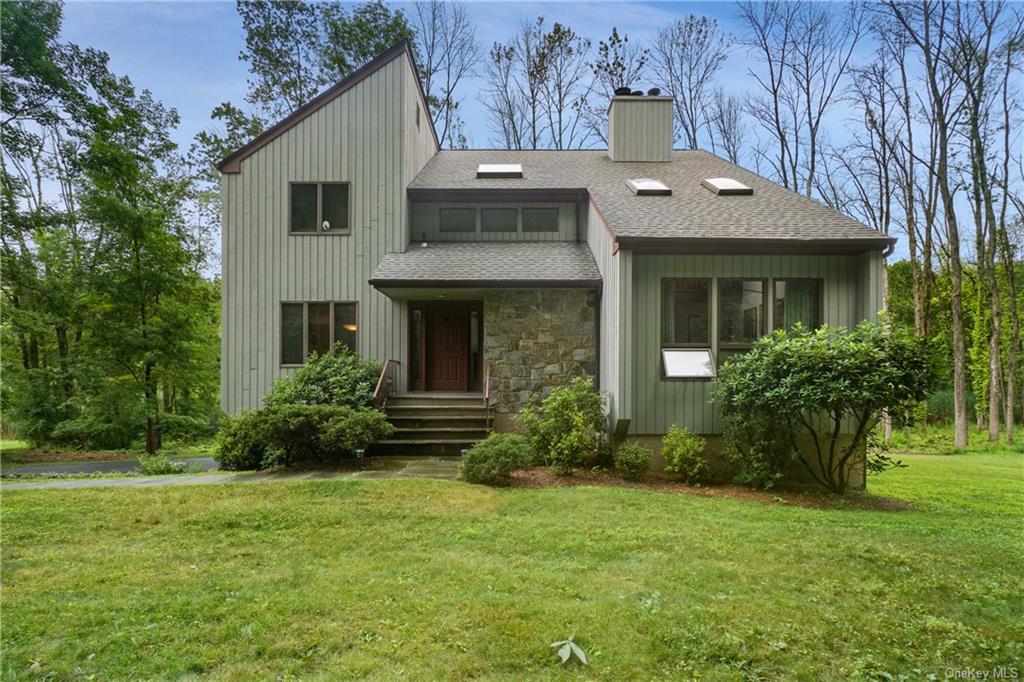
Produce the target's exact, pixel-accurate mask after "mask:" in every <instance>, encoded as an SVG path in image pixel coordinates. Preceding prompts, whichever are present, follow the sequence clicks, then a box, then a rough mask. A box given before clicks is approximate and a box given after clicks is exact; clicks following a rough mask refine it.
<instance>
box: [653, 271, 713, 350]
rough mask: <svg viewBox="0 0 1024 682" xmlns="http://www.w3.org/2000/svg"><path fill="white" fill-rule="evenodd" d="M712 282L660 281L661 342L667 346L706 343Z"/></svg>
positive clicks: (700, 344) (707, 343)
mask: <svg viewBox="0 0 1024 682" xmlns="http://www.w3.org/2000/svg"><path fill="white" fill-rule="evenodd" d="M710 310H711V282H710V281H709V280H706V279H663V280H662V281H661V342H662V345H665V346H707V345H709V344H710V343H711V338H710V334H709V328H710V326H709V324H708V320H709V317H708V315H709V311H710Z"/></svg>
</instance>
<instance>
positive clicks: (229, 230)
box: [221, 57, 436, 414]
mask: <svg viewBox="0 0 1024 682" xmlns="http://www.w3.org/2000/svg"><path fill="white" fill-rule="evenodd" d="M414 78H415V75H414V74H413V73H412V69H411V68H410V65H409V61H408V59H406V58H404V57H402V58H397V59H395V60H393V61H391V62H390V63H388V64H386V65H384V66H382V67H381V68H380V69H379V70H378V71H377V72H376V73H374V74H373V75H371V76H369V77H367V78H366V79H365V80H363V81H362V82H360V83H358V84H357V85H355V86H354V87H353V88H352V89H351V90H349V91H348V92H346V93H344V94H343V95H341V96H339V97H337V98H335V99H334V100H333V101H331V102H329V103H328V104H326V105H324V106H323V107H321V108H320V109H318V110H317V111H315V112H313V113H311V114H310V115H309V116H308V117H307V118H305V119H304V120H302V121H301V122H299V123H297V124H296V125H294V126H293V127H292V128H291V129H289V130H288V131H286V132H285V133H283V134H282V135H281V136H279V137H277V138H276V139H274V140H273V141H271V142H270V143H268V144H267V145H266V146H264V147H262V148H261V149H259V150H258V151H256V152H255V153H253V154H252V155H251V156H249V157H247V158H246V159H245V160H244V161H243V162H242V164H241V170H240V172H239V173H236V174H225V175H224V176H222V180H221V193H222V199H223V230H222V240H223V241H222V250H221V253H222V278H223V298H222V312H223V322H222V325H223V333H222V341H221V406H222V408H223V409H224V410H225V412H227V413H229V414H234V413H237V412H239V411H241V410H244V409H253V408H257V407H259V405H260V403H261V401H262V399H263V396H264V395H265V394H266V392H267V391H268V390H269V389H270V386H271V385H272V384H273V382H274V380H276V379H277V378H278V377H279V376H281V375H282V374H285V373H287V372H289V371H291V370H289V369H287V368H282V367H281V364H280V359H281V347H280V344H281V339H280V337H281V330H280V324H281V319H280V318H281V305H280V304H281V302H282V301H358V302H359V335H358V345H359V351H360V352H361V353H363V354H364V355H369V356H373V357H377V358H380V359H384V358H395V359H398V360H401V361H403V364H404V359H405V346H406V342H405V339H406V333H405V308H404V304H402V303H396V302H393V301H391V300H390V299H388V298H387V297H385V296H384V295H383V294H381V293H379V292H377V291H376V290H375V289H373V288H372V287H370V286H369V284H367V280H368V279H369V276H370V273H371V272H372V271H373V269H374V267H376V265H377V263H378V261H379V260H380V258H381V257H382V256H383V254H384V253H386V252H388V251H394V250H402V249H404V248H405V245H406V243H407V229H406V220H407V215H406V201H405V188H406V185H407V183H408V180H410V179H411V178H412V177H414V176H415V174H416V173H417V172H418V171H419V170H420V169H421V168H422V167H423V165H424V164H425V163H426V162H427V160H428V159H429V158H430V156H431V155H432V154H433V153H434V151H436V147H435V146H434V143H433V139H432V137H431V133H430V127H429V121H428V119H427V118H426V117H427V115H428V114H427V112H426V111H421V112H420V116H421V119H420V120H421V124H420V126H419V128H418V129H417V128H416V125H415V108H416V104H417V101H419V95H418V93H417V92H416V90H415V88H416V86H415V81H414V80H413V79H414ZM421 106H422V105H421ZM296 181H306V182H349V183H351V185H350V187H351V189H350V202H351V207H352V208H351V216H352V224H351V234H350V235H323V236H306V235H289V234H288V184H289V182H296Z"/></svg>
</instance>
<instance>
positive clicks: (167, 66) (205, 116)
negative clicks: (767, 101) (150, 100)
mask: <svg viewBox="0 0 1024 682" xmlns="http://www.w3.org/2000/svg"><path fill="white" fill-rule="evenodd" d="M393 5H394V6H396V7H404V8H407V9H410V10H411V5H409V4H407V3H393ZM468 9H469V12H470V15H471V17H472V18H473V20H474V22H475V23H476V26H477V37H478V39H479V40H480V43H481V44H482V45H483V46H484V48H485V49H486V48H487V46H490V45H491V44H492V43H493V42H494V41H496V40H500V41H505V40H507V39H508V38H509V37H510V36H511V33H512V31H513V29H514V27H516V26H517V25H518V24H519V23H520V22H522V21H524V20H532V19H535V18H536V17H538V16H540V15H543V16H544V17H545V19H546V21H547V22H548V23H549V24H550V23H553V22H555V21H559V22H561V23H563V24H566V25H568V26H571V27H572V28H573V29H574V30H576V31H577V32H578V33H580V34H582V35H586V36H588V37H590V38H592V39H593V40H594V42H595V43H596V41H597V40H599V39H602V38H606V37H607V36H608V33H609V32H610V31H611V27H612V26H616V27H618V29H619V31H620V32H625V33H627V34H629V35H630V36H632V37H634V38H638V39H649V38H651V37H652V36H653V34H654V32H655V31H656V29H657V27H658V26H659V25H661V24H664V23H666V22H667V21H670V20H671V19H674V18H676V17H679V16H685V15H687V14H690V13H694V14H705V15H707V16H709V17H712V18H715V19H717V20H718V21H719V23H720V24H721V25H722V26H723V27H724V28H725V29H726V30H730V31H732V30H735V29H736V27H735V6H734V5H733V4H732V3H725V2H722V3H667V2H663V3H622V2H587V3H580V2H548V3H519V2H474V3H470V4H469V5H468ZM64 38H65V40H68V41H71V42H75V43H78V44H80V45H83V46H90V47H95V48H98V49H101V50H104V51H106V52H107V53H109V54H110V60H111V68H112V69H113V70H114V71H115V72H117V73H120V74H123V75H127V76H128V77H130V78H131V79H132V82H134V83H135V85H136V86H137V87H140V88H147V89H149V90H151V91H152V92H153V93H154V94H155V95H156V96H157V97H158V98H159V99H160V100H161V101H163V102H164V103H165V104H168V105H171V106H173V107H175V108H176V109H177V110H178V112H179V113H180V114H181V119H182V120H181V128H180V130H179V133H178V141H179V143H180V144H182V146H187V145H188V143H189V141H191V139H192V138H193V137H194V136H195V134H196V133H197V132H199V131H200V130H202V129H203V128H205V127H207V126H208V125H209V114H210V110H211V109H212V108H213V107H214V106H216V105H217V104H218V103H220V102H222V101H226V100H229V101H233V102H235V103H237V104H242V103H243V100H244V97H245V90H246V86H245V81H246V75H247V74H246V69H245V65H244V64H243V63H242V62H241V61H239V59H238V53H239V51H240V50H241V49H242V47H243V36H242V24H241V21H240V20H239V18H238V13H237V12H236V11H235V3H234V2H68V3H67V5H66V6H65V8H64ZM746 68H747V66H746V59H745V55H744V54H743V53H742V50H740V49H739V48H737V49H736V50H735V51H734V54H733V55H732V56H731V57H730V59H729V61H728V62H727V63H726V65H725V67H724V68H723V71H722V73H721V81H722V83H723V84H724V85H726V86H727V85H728V84H729V83H742V82H743V80H744V79H745V75H746ZM477 85H478V84H474V83H468V84H467V88H466V89H465V92H466V93H470V94H468V95H466V96H465V97H464V103H463V110H464V113H465V118H466V132H467V134H468V136H469V138H470V143H471V144H472V145H473V146H487V145H488V142H489V140H488V127H487V121H486V119H485V118H484V116H483V111H482V107H481V106H480V103H479V102H478V101H477V99H476V97H475V95H473V94H472V93H474V92H476V91H477V90H478V87H477Z"/></svg>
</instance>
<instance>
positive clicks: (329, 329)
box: [281, 301, 359, 365]
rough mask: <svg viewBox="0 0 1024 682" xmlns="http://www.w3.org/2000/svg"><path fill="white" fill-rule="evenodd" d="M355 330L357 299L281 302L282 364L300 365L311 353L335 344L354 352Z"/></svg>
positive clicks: (322, 350)
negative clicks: (338, 301)
mask: <svg viewBox="0 0 1024 682" xmlns="http://www.w3.org/2000/svg"><path fill="white" fill-rule="evenodd" d="M358 333H359V315H358V305H357V304H356V303H353V302H345V303H333V302H320V301H313V302H306V303H282V304H281V364H282V365H301V364H303V363H304V362H305V361H306V358H307V357H308V356H309V354H310V353H318V354H321V355H322V354H323V353H327V352H330V350H331V349H332V348H333V347H334V346H335V344H341V345H343V346H345V347H347V348H348V349H349V350H351V351H353V352H356V351H357V350H358V345H357V335H358Z"/></svg>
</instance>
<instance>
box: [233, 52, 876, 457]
mask: <svg viewBox="0 0 1024 682" xmlns="http://www.w3.org/2000/svg"><path fill="white" fill-rule="evenodd" d="M608 116H609V142H608V149H607V150H605V149H601V150H585V151H506V150H469V151H449V150H441V149H439V146H438V142H437V137H436V134H435V133H434V130H433V128H432V125H431V120H430V117H429V116H428V109H427V104H426V101H425V99H424V95H423V92H422V90H421V88H420V84H419V80H418V78H417V77H416V67H415V64H414V62H413V55H412V52H411V50H410V48H409V46H408V45H407V44H406V43H401V44H399V45H397V46H395V47H394V48H392V49H390V50H388V51H387V52H386V53H384V54H382V55H380V56H379V57H378V58H376V59H374V60H373V61H372V62H370V63H369V64H367V65H366V66H364V67H363V68H361V69H359V70H358V71H357V72H355V73H353V74H352V75H350V76H349V77H347V78H345V79H344V80H343V81H342V82H340V83H338V84H337V85H336V86H334V87H332V88H330V89H329V90H327V91H325V92H324V93H323V94H321V95H320V96H318V97H316V98H315V99H314V100H312V101H311V102H309V103H308V104H306V105H305V106H303V107H302V108H300V109H299V110H297V111H296V112H295V113H293V114H292V115H291V116H288V117H287V118H285V119H284V120H283V121H281V122H280V123H278V124H277V125H275V126H273V127H272V128H270V129H269V130H267V131H266V132H265V133H263V134H262V135H260V136H259V137H257V138H256V139H254V140H253V141H252V142H250V143H249V144H247V145H246V146H245V147H243V148H241V149H239V150H238V151H237V152H235V153H234V154H232V155H231V156H229V157H228V158H226V159H225V160H224V161H223V162H222V163H221V164H220V166H219V167H220V170H221V171H222V174H223V180H222V195H223V220H224V225H223V251H222V253H223V325H224V327H223V341H222V343H223V347H222V383H221V385H222V406H223V408H224V410H225V411H226V412H228V413H237V412H239V411H241V410H245V409H252V408H257V407H259V405H260V401H261V399H262V397H263V396H264V394H266V392H267V391H268V389H269V388H270V386H271V384H272V383H273V382H274V380H275V379H277V378H278V377H280V376H281V375H283V374H286V373H288V372H290V371H293V368H295V367H297V366H299V365H301V364H302V362H303V361H304V359H305V357H306V354H307V353H309V352H311V351H324V350H327V349H328V348H329V347H330V346H331V345H332V344H333V343H336V342H340V343H343V344H347V345H349V346H350V347H352V348H354V349H355V350H357V351H358V352H359V353H362V354H364V355H367V356H372V357H375V358H378V359H380V360H382V361H383V360H394V361H396V364H395V365H394V366H395V367H397V371H396V375H397V376H396V377H395V380H396V387H395V388H396V391H397V393H398V394H399V395H401V396H405V397H403V398H399V399H397V400H396V401H394V402H393V404H394V406H395V409H396V410H397V409H399V408H402V407H409V408H413V407H417V408H424V409H421V412H420V413H419V414H423V415H429V414H438V415H443V414H446V413H444V412H440V413H436V411H434V412H432V411H431V409H432V408H436V407H444V406H447V407H451V408H453V410H454V408H456V407H458V406H462V407H464V408H469V407H472V406H477V405H479V404H480V403H481V397H482V394H484V393H487V394H488V397H489V400H490V403H491V405H492V406H493V410H494V415H495V416H494V419H495V421H494V424H495V426H496V427H497V428H499V429H501V428H509V427H510V425H511V415H513V414H514V413H515V412H516V410H518V408H519V407H521V406H522V405H523V404H524V403H525V402H526V401H527V400H528V398H529V397H530V396H531V395H533V394H535V393H539V392H544V391H545V390H549V389H550V387H552V386H556V385H559V384H561V383H563V382H565V381H566V380H567V379H568V378H569V377H571V376H574V375H577V374H587V375H590V376H592V377H594V379H595V381H596V382H597V384H598V385H599V387H600V388H601V390H602V391H604V392H605V393H606V394H607V396H608V407H609V411H610V421H609V425H610V426H609V428H610V430H612V431H614V432H616V433H618V434H632V435H636V436H656V435H659V434H663V433H665V432H666V431H667V430H668V428H669V427H670V426H671V425H672V424H678V425H680V426H685V427H687V428H689V429H690V430H691V431H694V432H696V433H702V434H712V435H713V434H715V433H717V432H718V430H719V423H718V418H717V415H716V413H715V409H714V408H713V406H712V405H711V404H710V402H709V398H710V395H711V392H712V390H713V387H714V382H713V380H712V379H713V376H714V372H715V367H716V366H717V365H718V364H720V363H722V362H723V361H724V360H725V359H727V358H728V357H730V356H732V355H734V354H736V353H742V352H743V351H744V350H745V349H747V348H749V347H750V346H751V344H752V343H753V342H754V341H755V340H756V339H757V338H758V337H760V336H762V335H764V334H765V333H767V332H769V331H770V330H772V329H775V328H778V327H780V326H784V325H790V324H793V323H795V322H797V321H800V322H802V323H804V324H805V325H808V326H812V327H813V326H818V325H820V324H823V323H827V324H830V325H842V326H848V327H849V326H853V325H855V324H857V323H858V322H859V321H861V320H865V319H867V320H874V319H876V317H877V314H878V311H879V309H880V308H881V306H882V269H883V261H884V258H885V255H886V254H887V253H888V252H889V250H890V249H891V248H892V244H893V240H892V239H891V238H889V237H888V236H886V235H883V234H880V233H878V232H877V231H875V230H872V229H870V228H868V227H866V226H864V225H862V224H860V223H858V222H856V221H854V220H851V219H850V218H847V217H845V216H843V215H840V214H839V213H837V212H835V211H833V210H831V209H829V208H827V207H825V206H823V205H821V204H819V203H817V202H814V201H811V200H809V199H807V198H805V197H802V196H799V195H797V194H795V193H793V192H790V191H788V190H785V189H783V188H782V187H779V186H778V185H776V184H774V183H772V182H770V181H768V180H766V179H764V178H762V177H760V176H758V175H756V174H754V173H751V172H749V171H747V170H744V169H743V168H740V167H738V166H736V165H734V164H732V163H729V162H727V161H725V160H723V159H721V158H718V157H716V156H714V155H712V154H709V153H707V152H704V151H676V150H673V149H672V136H673V135H672V133H673V126H672V103H671V99H670V98H668V97H658V96H624V97H615V98H614V99H613V100H612V102H611V106H610V108H609V111H608ZM421 392H422V393H421ZM409 394H414V395H412V396H410V395H409ZM403 401H404V403H403ZM415 414H417V413H414V412H410V413H409V414H400V415H397V416H399V417H406V418H409V423H408V426H409V428H408V429H406V431H407V432H408V433H410V434H411V433H412V431H413V430H414V429H413V428H412V427H413V426H416V425H417V422H416V421H415V420H413V419H412V417H414V416H415ZM450 414H452V415H456V416H458V415H462V416H465V417H467V418H468V417H469V416H471V414H472V413H469V414H463V413H461V412H455V411H453V412H451V413H450ZM419 425H420V426H422V425H423V423H422V422H421V423H420V424H419ZM467 433H473V434H476V432H470V431H469V430H467ZM415 435H417V436H418V438H409V439H408V440H410V441H411V442H421V441H423V440H428V439H429V438H428V432H426V431H422V429H421V430H420V431H417V432H416V434H415ZM448 435H451V434H448ZM474 437H475V436H474ZM468 440H472V438H464V439H458V438H449V444H453V445H458V444H459V443H460V442H462V441H468Z"/></svg>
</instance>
